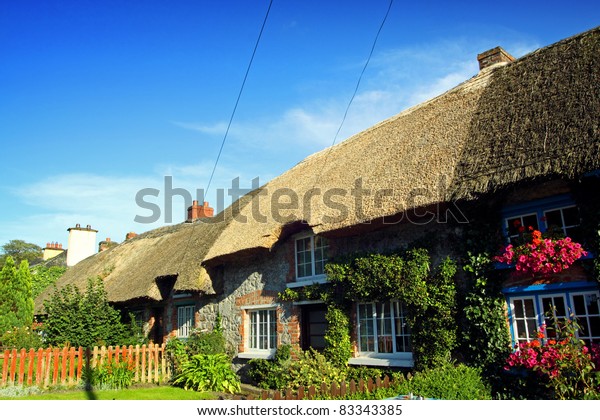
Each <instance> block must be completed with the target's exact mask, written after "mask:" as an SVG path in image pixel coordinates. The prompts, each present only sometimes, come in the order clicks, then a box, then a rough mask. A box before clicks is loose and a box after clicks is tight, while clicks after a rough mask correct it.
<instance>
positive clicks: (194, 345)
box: [187, 330, 227, 354]
mask: <svg viewBox="0 0 600 420" xmlns="http://www.w3.org/2000/svg"><path fill="white" fill-rule="evenodd" d="M187 348H188V353H189V354H198V353H201V354H219V353H227V351H226V349H227V347H226V344H225V337H224V336H223V333H222V332H221V331H216V330H214V331H210V332H202V331H199V330H194V331H192V332H191V334H190V336H189V337H188V339H187Z"/></svg>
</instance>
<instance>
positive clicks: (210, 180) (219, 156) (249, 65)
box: [204, 0, 273, 197]
mask: <svg viewBox="0 0 600 420" xmlns="http://www.w3.org/2000/svg"><path fill="white" fill-rule="evenodd" d="M272 5H273V0H271V1H270V2H269V8H268V9H267V13H266V14H265V19H264V20H263V23H262V26H261V28H260V33H259V34H258V39H257V40H256V44H255V45H254V51H252V57H250V62H249V63H248V68H247V69H246V74H245V75H244V80H243V82H242V86H241V87H240V91H239V93H238V96H237V99H236V101H235V106H234V107H233V111H232V112H231V117H230V118H229V124H227V130H225V135H224V136H223V141H222V142H221V147H220V149H219V153H218V154H217V160H216V161H215V165H214V166H213V169H212V172H211V174H210V178H209V179H208V185H207V186H206V189H205V190H204V196H205V197H206V196H207V195H208V190H209V188H210V184H211V183H212V180H213V177H214V175H215V171H216V169H217V165H218V164H219V159H220V158H221V153H222V152H223V147H224V146H225V141H226V140H227V135H228V134H229V129H230V128H231V123H232V122H233V117H234V116H235V111H236V110H237V107H238V104H239V103H240V98H241V97H242V92H243V91H244V86H245V85H246V80H247V79H248V74H249V73H250V68H251V67H252V62H253V61H254V56H255V55H256V50H257V49H258V44H259V43H260V38H261V37H262V34H263V31H264V29H265V25H266V23H267V18H268V17H269V12H270V11H271V6H272Z"/></svg>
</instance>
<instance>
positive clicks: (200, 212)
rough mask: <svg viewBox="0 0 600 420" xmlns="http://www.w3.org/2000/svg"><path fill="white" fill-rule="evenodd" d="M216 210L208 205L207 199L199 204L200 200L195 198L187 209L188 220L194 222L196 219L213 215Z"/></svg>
mask: <svg viewBox="0 0 600 420" xmlns="http://www.w3.org/2000/svg"><path fill="white" fill-rule="evenodd" d="M214 212H215V211H214V209H213V208H212V207H209V206H208V202H207V201H205V202H204V203H203V204H202V205H199V204H198V200H194V201H193V202H192V205H191V206H190V207H188V209H187V221H188V222H193V221H194V220H198V219H205V218H208V217H213V215H214Z"/></svg>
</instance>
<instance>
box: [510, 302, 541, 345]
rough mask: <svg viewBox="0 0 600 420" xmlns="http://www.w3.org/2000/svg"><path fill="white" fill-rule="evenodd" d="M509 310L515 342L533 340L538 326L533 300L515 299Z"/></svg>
mask: <svg viewBox="0 0 600 420" xmlns="http://www.w3.org/2000/svg"><path fill="white" fill-rule="evenodd" d="M511 310H512V314H513V317H514V320H513V324H514V329H515V341H516V342H517V343H522V342H528V341H531V340H533V339H535V338H536V331H537V330H538V324H537V316H536V311H535V303H534V299H533V298H532V297H524V298H518V299H516V298H515V299H513V300H512V302H511Z"/></svg>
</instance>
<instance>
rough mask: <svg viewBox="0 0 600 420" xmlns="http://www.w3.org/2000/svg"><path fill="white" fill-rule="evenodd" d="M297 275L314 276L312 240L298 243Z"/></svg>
mask: <svg viewBox="0 0 600 420" xmlns="http://www.w3.org/2000/svg"><path fill="white" fill-rule="evenodd" d="M296 273H297V276H298V277H310V276H312V249H311V238H302V239H298V240H297V241H296Z"/></svg>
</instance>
